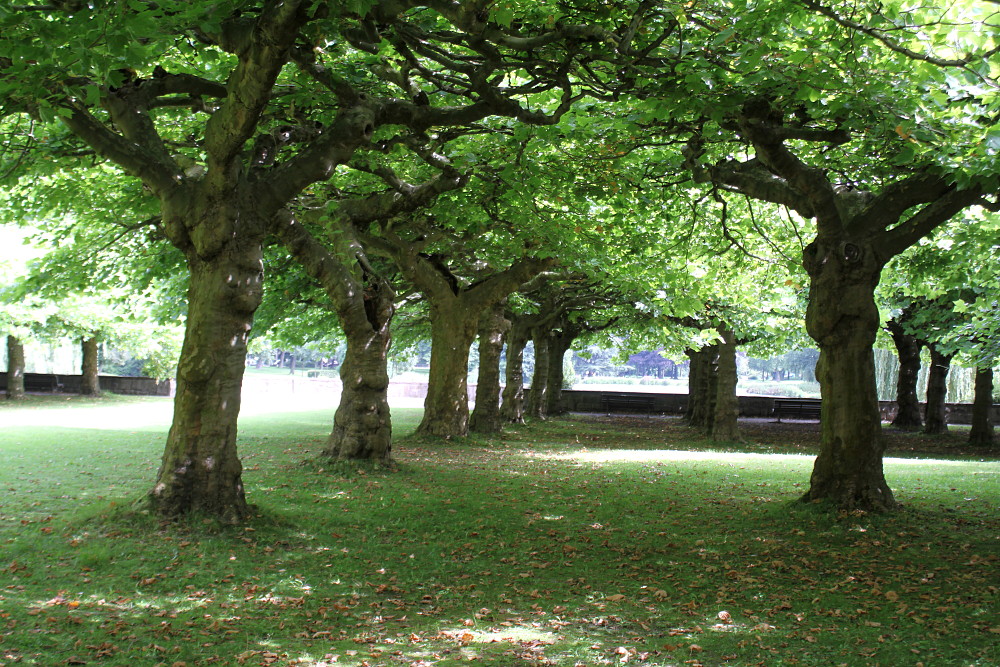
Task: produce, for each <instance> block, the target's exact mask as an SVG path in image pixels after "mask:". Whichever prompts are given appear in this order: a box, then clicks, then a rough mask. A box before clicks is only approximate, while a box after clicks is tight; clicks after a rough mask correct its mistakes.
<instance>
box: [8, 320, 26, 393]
mask: <svg viewBox="0 0 1000 667" xmlns="http://www.w3.org/2000/svg"><path fill="white" fill-rule="evenodd" d="M7 398H8V399H9V400H12V401H19V400H21V399H22V398H24V344H23V343H22V342H21V339H19V338H17V337H16V336H7Z"/></svg>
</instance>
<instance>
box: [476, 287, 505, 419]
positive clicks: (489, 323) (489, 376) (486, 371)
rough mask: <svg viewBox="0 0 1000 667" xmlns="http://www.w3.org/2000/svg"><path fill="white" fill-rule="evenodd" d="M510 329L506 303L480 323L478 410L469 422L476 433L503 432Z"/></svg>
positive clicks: (496, 306) (491, 311) (497, 306)
mask: <svg viewBox="0 0 1000 667" xmlns="http://www.w3.org/2000/svg"><path fill="white" fill-rule="evenodd" d="M510 326H511V323H510V320H508V319H507V318H506V317H504V306H503V304H497V305H495V306H493V307H492V308H491V309H490V310H488V311H487V312H486V313H484V314H483V317H482V318H481V320H480V323H479V377H478V379H477V382H476V407H475V408H474V409H473V410H472V417H471V418H470V420H469V430H471V431H473V432H475V433H499V432H500V430H501V425H502V423H503V419H502V418H501V416H500V354H501V353H502V352H503V341H504V337H505V336H506V334H507V331H508V330H510Z"/></svg>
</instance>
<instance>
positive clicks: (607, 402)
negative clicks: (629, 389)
mask: <svg viewBox="0 0 1000 667" xmlns="http://www.w3.org/2000/svg"><path fill="white" fill-rule="evenodd" d="M601 409H602V410H604V411H605V412H607V413H608V414H609V415H610V414H611V413H612V412H615V411H621V412H645V413H646V416H647V417H648V416H649V415H650V414H651V413H652V412H653V396H650V395H648V394H623V393H614V392H607V391H606V392H602V393H601Z"/></svg>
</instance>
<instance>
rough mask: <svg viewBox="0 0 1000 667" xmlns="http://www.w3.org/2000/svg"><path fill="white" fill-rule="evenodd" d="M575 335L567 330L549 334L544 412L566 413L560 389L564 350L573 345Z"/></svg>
mask: <svg viewBox="0 0 1000 667" xmlns="http://www.w3.org/2000/svg"><path fill="white" fill-rule="evenodd" d="M574 339H575V336H574V334H573V333H572V332H569V331H565V330H564V331H556V332H553V333H552V335H550V336H549V355H548V356H549V372H548V374H547V375H546V380H545V413H546V414H547V415H550V416H552V415H561V414H565V413H566V409H565V408H564V407H563V400H562V391H563V382H564V381H565V380H566V374H565V372H564V369H563V363H564V361H565V359H566V352H568V351H569V348H570V347H571V346H572V345H573V340H574Z"/></svg>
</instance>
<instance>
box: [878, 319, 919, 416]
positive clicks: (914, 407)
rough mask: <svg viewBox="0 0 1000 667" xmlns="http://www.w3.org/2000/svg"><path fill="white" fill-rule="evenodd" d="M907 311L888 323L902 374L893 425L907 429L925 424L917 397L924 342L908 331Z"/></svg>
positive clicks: (899, 375) (898, 383) (897, 384)
mask: <svg viewBox="0 0 1000 667" xmlns="http://www.w3.org/2000/svg"><path fill="white" fill-rule="evenodd" d="M906 315H907V311H906V310H905V309H903V310H902V311H901V312H899V313H898V314H896V315H894V316H893V317H892V319H890V320H889V321H888V322H887V323H886V328H887V329H888V330H889V334H890V335H891V336H892V342H893V344H894V345H895V346H896V354H897V355H898V356H899V374H898V376H897V380H896V416H895V417H894V418H893V420H892V425H893V426H895V427H896V428H898V429H902V430H904V431H916V430H918V429H920V428H921V427H923V425H924V423H923V419H922V417H921V415H920V401H918V400H917V377H918V376H919V374H920V349H921V347H923V345H922V344H921V343H920V341H919V340H918V339H917V337H916V336H914V335H913V334H910V333H907V331H906V328H905V324H904V322H905V321H906Z"/></svg>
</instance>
